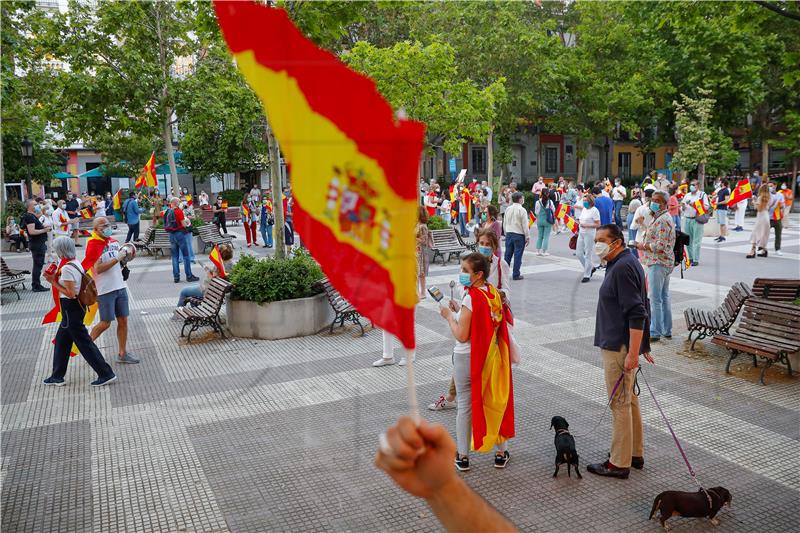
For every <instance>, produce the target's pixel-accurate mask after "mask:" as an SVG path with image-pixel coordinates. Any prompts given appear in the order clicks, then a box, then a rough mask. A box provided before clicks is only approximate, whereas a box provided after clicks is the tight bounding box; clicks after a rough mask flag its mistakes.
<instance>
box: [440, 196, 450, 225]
mask: <svg viewBox="0 0 800 533" xmlns="http://www.w3.org/2000/svg"><path fill="white" fill-rule="evenodd" d="M452 208H453V205H452V203H451V202H450V198H448V197H447V195H445V196H443V197H442V202H441V203H440V204H439V216H440V217H442V220H444V221H445V222H446V223H447V225H448V226H449V225H450V223H451V221H452V218H453V217H452V215H451V214H450V210H451V209H452Z"/></svg>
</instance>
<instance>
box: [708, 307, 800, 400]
mask: <svg viewBox="0 0 800 533" xmlns="http://www.w3.org/2000/svg"><path fill="white" fill-rule="evenodd" d="M798 331H800V306H797V305H794V304H789V303H784V302H776V301H774V300H767V299H765V298H748V299H747V301H746V302H745V303H744V308H743V309H742V319H741V321H740V322H739V325H738V326H737V327H736V331H735V332H734V333H733V334H732V335H723V334H720V335H715V336H714V338H713V339H712V341H711V342H713V343H714V344H716V345H718V346H723V347H725V348H727V349H728V350H730V352H731V356H730V358H729V359H728V363H727V364H726V365H725V372H728V373H729V372H730V368H731V362H732V361H733V360H734V359H736V357H738V356H739V354H742V353H749V354H750V355H752V356H753V366H754V367H756V368H758V359H757V357H761V358H763V359H765V360H766V361H765V364H764V368H762V369H761V377H760V381H761V384H762V385H763V384H765V383H764V374H765V373H766V371H767V368H769V367H770V366H772V364H773V363H775V362H776V361H777V362H781V363H784V364H785V365H786V368H787V371H788V374H789V375H790V376H791V375H792V364H791V362H790V361H789V355H790V354H793V353H796V352H797V351H800V335H798V334H797V333H798Z"/></svg>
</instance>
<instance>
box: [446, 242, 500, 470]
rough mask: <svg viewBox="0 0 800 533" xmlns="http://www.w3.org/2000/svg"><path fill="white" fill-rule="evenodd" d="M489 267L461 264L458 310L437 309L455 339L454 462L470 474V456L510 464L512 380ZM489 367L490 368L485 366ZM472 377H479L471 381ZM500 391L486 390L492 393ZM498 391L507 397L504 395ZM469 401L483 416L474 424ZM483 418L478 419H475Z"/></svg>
mask: <svg viewBox="0 0 800 533" xmlns="http://www.w3.org/2000/svg"><path fill="white" fill-rule="evenodd" d="M488 277H489V261H488V260H487V258H486V257H485V256H484V255H482V254H480V253H477V252H473V253H471V254H468V255H467V256H466V257H464V258H463V259H462V261H461V274H460V275H459V282H460V283H461V285H462V286H463V287H465V291H464V297H463V299H462V301H461V303H460V304H458V303H455V302H451V304H450V306H448V307H445V306H440V308H439V310H440V314H441V315H442V317H444V319H445V320H447V324H448V326H450V331H451V332H452V334H453V337H455V340H456V346H455V348H454V349H453V378H454V379H455V385H456V404H457V408H456V442H457V451H456V460H455V466H456V468H457V469H458V470H459V471H461V472H465V471H467V470H469V469H470V463H469V451H470V448H471V446H472V447H474V449H475V450H476V451H482V452H488V451H490V450H492V449H493V448H494V449H495V450H496V451H495V458H494V466H495V468H505V467H506V465H507V464H508V461H509V459H510V455H509V453H508V449H507V446H508V440H509V439H511V438H513V437H514V410H513V405H514V398H513V392H512V391H513V386H512V376H511V358H510V351H509V346H510V342H509V337H508V328H507V323H506V320H505V317H504V315H503V307H502V301H501V297H500V293H499V292H498V291H497V289H496V288H494V287H493V286H491V285H489V284H488V283H487V281H486V280H487V278H488ZM484 365H491V366H484ZM472 375H475V376H482V380H473V379H472ZM496 383H499V387H500V389H498V390H487V388H489V387H496V386H498V385H495V384H496ZM503 391H507V392H506V393H505V394H503ZM473 395H475V397H476V402H475V403H476V405H482V406H483V410H484V413H493V416H492V417H489V416H486V418H484V417H483V416H481V418H480V419H479V420H480V422H479V423H478V424H475V422H474V421H473V416H474V415H475V411H473V405H472V404H473V401H472V398H473ZM480 414H481V415H483V413H480Z"/></svg>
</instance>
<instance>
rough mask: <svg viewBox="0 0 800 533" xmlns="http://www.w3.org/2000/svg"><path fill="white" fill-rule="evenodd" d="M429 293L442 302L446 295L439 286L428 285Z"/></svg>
mask: <svg viewBox="0 0 800 533" xmlns="http://www.w3.org/2000/svg"><path fill="white" fill-rule="evenodd" d="M428 294H430V295H431V296H432V297H433V299H434V300H436V301H437V302H441V301H442V298H444V295H443V294H442V291H440V290H439V287H428Z"/></svg>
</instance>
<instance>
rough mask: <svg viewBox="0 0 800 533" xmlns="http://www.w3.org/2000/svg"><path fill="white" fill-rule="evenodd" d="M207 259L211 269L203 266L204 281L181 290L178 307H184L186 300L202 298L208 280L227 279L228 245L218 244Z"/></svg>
mask: <svg viewBox="0 0 800 533" xmlns="http://www.w3.org/2000/svg"><path fill="white" fill-rule="evenodd" d="M208 259H209V260H210V261H211V268H207V267H206V266H205V265H204V266H203V268H205V270H206V279H204V280H203V281H202V282H201V283H200V284H199V285H189V286H188V287H184V288H183V289H181V293H180V295H179V296H178V307H183V306H184V305H186V299H187V298H202V297H203V294H205V291H206V288H208V281H209V280H210V279H212V278H215V277H220V278H227V276H228V272H230V270H231V268H233V262H232V260H233V248H232V247H231V245H230V244H224V243H223V244H218V245H216V246H214V249H213V250H211V254H210V255H209V256H208ZM175 316H177V315H175Z"/></svg>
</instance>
